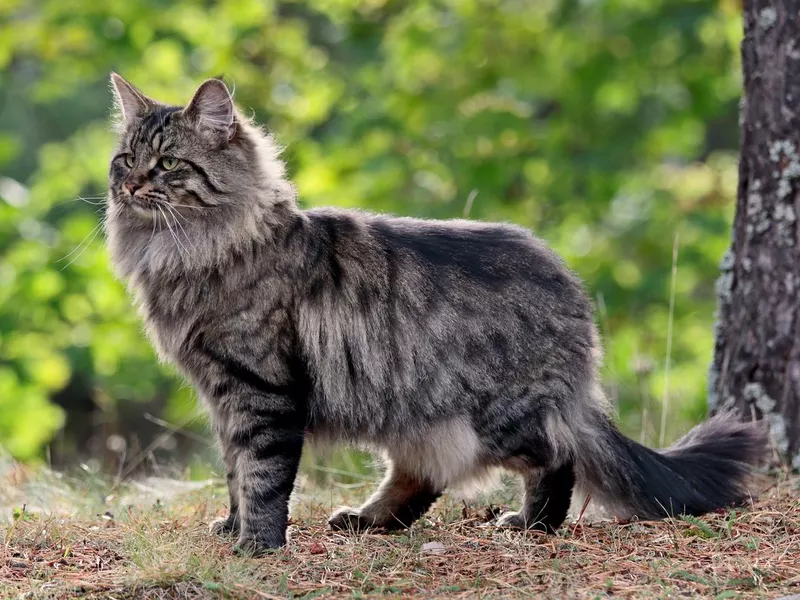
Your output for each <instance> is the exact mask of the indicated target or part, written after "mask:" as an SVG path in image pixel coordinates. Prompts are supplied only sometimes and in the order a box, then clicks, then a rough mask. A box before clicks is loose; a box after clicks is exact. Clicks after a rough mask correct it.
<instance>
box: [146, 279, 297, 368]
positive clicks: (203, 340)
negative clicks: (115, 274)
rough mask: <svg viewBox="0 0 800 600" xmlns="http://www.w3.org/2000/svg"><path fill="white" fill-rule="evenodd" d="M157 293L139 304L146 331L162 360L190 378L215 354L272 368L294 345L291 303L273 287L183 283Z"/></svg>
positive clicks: (166, 287) (165, 287) (165, 286)
mask: <svg viewBox="0 0 800 600" xmlns="http://www.w3.org/2000/svg"><path fill="white" fill-rule="evenodd" d="M153 290H154V292H155V293H154V294H152V295H149V296H148V297H147V298H146V299H145V302H142V303H141V306H142V307H143V309H144V310H143V312H144V315H143V316H144V318H145V322H146V324H147V329H148V332H149V334H150V337H151V339H152V340H153V343H154V345H155V347H156V349H157V351H158V353H159V355H160V356H161V357H162V358H163V359H165V360H167V361H168V362H170V363H172V364H174V365H176V366H177V367H179V368H180V369H181V370H182V371H183V372H184V373H185V374H187V375H190V376H195V375H197V374H196V373H195V372H194V371H195V370H196V369H197V366H198V365H201V366H202V365H203V364H204V363H205V362H206V361H207V360H208V359H209V356H213V355H215V354H222V355H227V356H240V357H242V358H243V359H244V358H247V359H248V360H249V359H253V358H257V359H258V360H259V362H261V363H263V364H268V363H271V362H272V359H274V355H275V354H276V353H278V354H281V355H283V354H285V353H287V352H288V351H289V347H290V346H291V345H292V343H291V339H292V335H291V332H292V331H293V328H292V325H291V323H292V319H291V316H290V313H289V310H288V308H287V302H285V301H283V300H284V299H283V298H282V296H280V295H279V294H276V293H274V292H273V291H272V290H270V289H269V288H262V287H261V286H256V288H255V289H228V288H225V287H216V286H211V285H208V284H206V285H198V284H195V285H194V286H192V285H191V283H190V282H180V284H179V285H176V286H167V285H163V286H161V287H160V288H157V290H156V289H155V288H153Z"/></svg>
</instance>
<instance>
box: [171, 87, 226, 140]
mask: <svg viewBox="0 0 800 600" xmlns="http://www.w3.org/2000/svg"><path fill="white" fill-rule="evenodd" d="M183 112H184V114H185V115H186V116H187V117H189V118H190V119H191V120H193V121H194V122H195V123H197V124H199V125H201V126H203V127H206V128H208V129H211V130H212V131H214V132H215V133H218V134H219V135H221V136H224V137H225V141H226V142H228V141H230V140H231V139H233V136H234V135H235V134H236V111H235V110H234V108H233V98H231V94H230V92H229V91H228V88H227V87H225V84H224V83H223V82H222V81H220V80H219V79H208V80H206V81H204V82H203V83H202V84H201V85H200V87H199V88H197V91H196V92H195V94H194V98H192V101H191V102H190V103H189V105H188V106H187V107H186V108H184V109H183Z"/></svg>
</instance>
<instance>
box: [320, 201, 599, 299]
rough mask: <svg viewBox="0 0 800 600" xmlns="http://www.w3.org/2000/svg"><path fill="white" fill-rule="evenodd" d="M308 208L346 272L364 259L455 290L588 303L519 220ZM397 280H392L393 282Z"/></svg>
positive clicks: (371, 267)
mask: <svg viewBox="0 0 800 600" xmlns="http://www.w3.org/2000/svg"><path fill="white" fill-rule="evenodd" d="M307 214H308V215H309V217H310V218H311V221H312V222H316V224H317V226H318V227H319V229H320V230H321V231H324V232H325V233H324V234H323V237H326V239H327V242H328V244H329V248H330V250H331V251H332V253H333V254H334V255H335V256H336V258H337V260H338V261H339V264H338V265H337V268H338V269H339V270H340V271H341V272H342V275H346V270H347V269H348V267H349V268H351V269H358V268H359V266H361V267H363V268H364V269H366V270H367V271H368V272H369V273H371V274H372V275H374V276H375V277H380V276H382V275H383V276H385V277H386V278H388V279H391V278H395V279H399V280H401V281H400V283H401V284H402V283H403V281H402V280H405V283H408V284H412V282H413V283H415V284H416V285H417V286H420V285H422V286H423V287H424V286H426V284H427V285H435V287H437V288H439V289H440V291H446V290H447V289H448V288H449V289H451V291H454V292H455V291H458V290H459V289H462V290H463V289H465V288H473V289H474V290H475V291H476V292H479V293H481V295H484V294H489V295H494V294H500V295H503V296H505V295H508V294H509V293H510V294H513V293H514V292H518V293H524V294H527V295H530V294H535V295H536V296H541V297H542V298H543V300H547V301H548V302H556V303H558V302H564V303H567V304H569V305H571V306H572V308H578V309H584V310H587V311H588V310H589V304H588V300H587V298H586V295H585V293H584V289H583V284H582V283H581V281H580V280H579V279H578V277H577V276H576V275H575V274H574V273H572V271H570V269H569V268H568V267H567V266H566V265H565V264H564V262H563V261H562V259H561V258H560V257H559V256H558V255H557V254H556V253H555V252H554V251H553V250H551V249H550V248H549V247H548V246H547V245H546V244H545V242H544V241H542V240H541V239H539V238H538V237H536V236H534V235H533V234H532V233H531V232H530V231H528V230H527V229H524V228H522V227H519V226H517V225H511V224H507V223H493V222H482V221H473V220H464V219H450V220H433V219H415V218H409V217H395V216H391V215H384V214H373V213H367V212H362V211H353V210H340V209H330V208H327V209H317V210H313V211H307ZM348 259H350V260H349V264H348ZM397 283H398V282H392V281H388V280H387V281H386V284H387V285H389V286H391V287H396V285H397ZM395 291H398V290H395Z"/></svg>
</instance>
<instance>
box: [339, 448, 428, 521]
mask: <svg viewBox="0 0 800 600" xmlns="http://www.w3.org/2000/svg"><path fill="white" fill-rule="evenodd" d="M441 493H442V491H441V490H440V489H438V488H437V487H435V486H433V485H432V484H430V483H428V482H425V481H423V480H422V479H420V478H419V477H417V476H414V475H412V474H410V473H407V472H405V471H404V470H403V469H402V468H400V467H398V465H396V464H390V465H389V469H388V471H387V472H386V476H385V477H384V479H383V481H382V482H381V484H380V486H379V487H378V489H377V490H376V492H375V493H374V494H373V495H372V496H371V497H370V498H369V500H367V501H366V502H365V503H364V504H363V505H362V506H361V507H360V508H357V509H355V508H348V507H345V508H341V509H339V510H338V511H336V512H335V513H334V514H333V515H332V516H331V518H330V519H329V520H328V523H329V524H330V526H331V528H332V529H337V530H341V531H363V530H365V529H371V528H382V529H388V530H392V529H403V528H406V527H410V526H411V524H412V523H413V522H414V521H416V520H417V519H418V518H420V517H421V516H422V515H424V514H425V513H426V512H427V511H428V509H429V508H430V507H431V506H432V505H433V503H434V502H435V501H436V499H437V498H438V497H439V496H440V495H441Z"/></svg>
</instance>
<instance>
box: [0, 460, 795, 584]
mask: <svg viewBox="0 0 800 600" xmlns="http://www.w3.org/2000/svg"><path fill="white" fill-rule="evenodd" d="M65 479H66V478H65V477H63V476H58V475H55V474H53V473H49V474H48V475H47V476H46V477H44V476H41V475H35V476H34V475H32V474H31V473H30V471H29V470H26V469H22V468H21V467H19V466H14V467H13V468H7V469H5V471H0V505H2V506H3V507H4V508H3V510H4V511H5V512H6V515H4V517H7V520H6V521H5V522H4V525H3V527H4V531H3V541H4V545H3V547H2V553H1V554H0V598H15V597H25V598H59V599H60V598H114V599H117V600H122V599H134V598H188V599H192V598H197V599H211V598H237V599H238V598H248V599H249V598H289V597H302V598H311V597H374V596H377V595H382V594H392V595H396V596H400V597H404V598H408V597H425V598H474V597H479V598H501V597H502V598H509V597H511V598H514V597H531V596H535V597H542V598H548V597H549V598H573V597H574V598H593V597H604V596H605V597H607V596H612V597H619V598H648V597H708V598H740V597H741V598H759V597H765V598H766V597H769V598H776V597H780V596H785V595H791V594H797V593H800V511H798V508H800V480H797V479H787V478H785V477H783V478H781V481H780V483H775V482H773V483H772V484H771V485H769V486H767V487H766V489H765V490H764V491H763V492H762V494H761V497H760V499H757V500H753V502H752V503H751V504H750V505H749V506H747V507H743V508H739V509H735V510H725V511H720V512H718V513H716V514H712V515H707V516H705V517H702V518H682V519H669V520H666V521H660V522H646V523H645V522H642V523H615V522H605V523H600V524H588V523H585V522H583V521H579V522H577V523H575V522H572V523H569V524H567V525H566V526H565V527H563V528H562V529H561V530H560V531H559V533H558V535H556V536H546V535H542V534H538V533H526V534H524V533H519V532H513V531H503V530H497V529H496V528H493V527H491V526H490V525H487V523H486V522H487V520H489V519H491V518H492V514H493V512H494V511H497V510H498V508H499V507H498V506H496V505H491V504H490V505H487V504H486V502H480V503H476V502H472V503H464V502H463V501H461V500H460V499H459V498H458V497H455V496H451V497H447V498H445V499H444V500H442V501H440V502H439V503H438V504H437V505H436V507H435V508H434V509H433V510H432V511H431V513H429V515H428V516H427V517H426V518H425V519H423V520H422V521H421V522H420V523H419V524H417V525H415V526H414V527H413V528H412V529H411V530H409V531H407V532H405V533H401V534H399V535H398V534H392V535H385V534H342V533H336V532H332V531H329V530H328V529H327V527H326V524H325V517H326V515H327V514H328V513H329V512H330V509H331V505H332V504H333V499H334V494H337V496H336V500H337V501H338V498H339V497H340V495H341V492H342V490H343V489H344V491H345V493H346V494H351V495H352V494H355V495H359V494H363V493H366V491H367V490H368V488H369V486H371V485H372V483H371V482H367V483H368V485H364V486H352V487H347V488H343V487H342V486H340V487H339V488H336V489H335V490H334V491H331V492H329V493H328V497H329V498H328V500H329V501H326V502H324V503H321V502H320V499H321V498H324V497H326V493H325V492H322V491H319V490H317V491H316V493H315V494H308V493H301V494H299V498H298V499H297V502H296V505H295V507H294V517H293V521H292V525H291V528H290V542H289V545H288V546H287V547H286V548H285V549H283V550H280V551H277V552H275V553H274V554H272V555H270V556H267V557H266V558H261V559H249V558H245V557H241V556H238V555H236V554H235V553H234V551H233V544H232V541H231V540H223V539H218V538H215V537H214V536H212V535H210V534H209V533H208V532H207V523H208V522H209V521H210V520H211V519H212V518H213V517H215V516H217V515H220V514H222V513H223V511H224V498H225V496H224V490H223V489H222V488H221V486H220V485H218V483H217V482H213V481H212V482H195V483H181V482H179V481H171V480H166V479H148V480H145V481H141V482H139V483H135V484H127V485H126V486H117V487H116V488H114V487H113V484H109V483H108V482H105V481H104V480H102V479H100V478H96V477H95V478H94V479H90V484H88V485H87V484H86V482H85V480H84V481H83V483H82V484H81V487H80V488H78V489H76V488H75V486H74V485H73V484H72V483H70V482H68V481H66V480H65ZM109 485H111V488H108V487H107V486H109ZM109 489H111V490H113V491H111V492H110V493H109ZM354 490H355V491H354ZM23 507H24V508H23ZM98 507H100V508H98ZM102 508H105V510H104V511H103V512H99V511H100V510H101V509H102Z"/></svg>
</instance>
